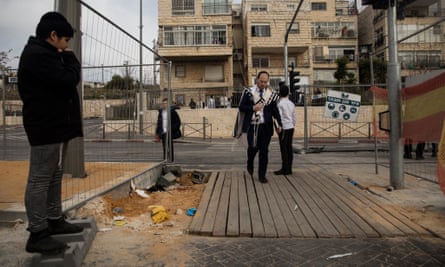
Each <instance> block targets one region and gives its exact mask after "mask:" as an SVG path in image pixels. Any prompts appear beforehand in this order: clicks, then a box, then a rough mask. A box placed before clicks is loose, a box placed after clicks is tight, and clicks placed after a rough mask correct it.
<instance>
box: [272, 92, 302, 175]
mask: <svg viewBox="0 0 445 267" xmlns="http://www.w3.org/2000/svg"><path fill="white" fill-rule="evenodd" d="M277 106H278V110H279V111H280V116H281V122H282V124H283V129H282V130H281V132H279V133H278V137H279V141H280V152H281V169H280V170H278V171H275V172H274V174H276V175H288V174H292V161H293V159H294V152H293V149H292V139H293V137H294V128H295V124H296V123H297V115H296V114H295V105H294V103H292V101H290V100H289V87H287V86H286V85H285V84H283V85H281V86H280V100H279V101H278V104H277Z"/></svg>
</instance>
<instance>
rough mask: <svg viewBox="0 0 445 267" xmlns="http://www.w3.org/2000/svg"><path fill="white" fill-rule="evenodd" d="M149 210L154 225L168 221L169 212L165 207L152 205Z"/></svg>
mask: <svg viewBox="0 0 445 267" xmlns="http://www.w3.org/2000/svg"><path fill="white" fill-rule="evenodd" d="M148 208H149V209H150V210H151V219H152V220H153V222H154V223H160V222H163V221H165V220H168V218H169V217H168V214H167V211H166V210H165V208H164V207H163V206H160V205H152V206H148Z"/></svg>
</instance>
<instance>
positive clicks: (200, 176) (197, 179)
mask: <svg viewBox="0 0 445 267" xmlns="http://www.w3.org/2000/svg"><path fill="white" fill-rule="evenodd" d="M191 176H192V182H193V183H194V184H202V183H204V178H205V175H204V173H202V172H198V171H193V172H192V173H191Z"/></svg>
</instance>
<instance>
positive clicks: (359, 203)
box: [318, 168, 402, 237]
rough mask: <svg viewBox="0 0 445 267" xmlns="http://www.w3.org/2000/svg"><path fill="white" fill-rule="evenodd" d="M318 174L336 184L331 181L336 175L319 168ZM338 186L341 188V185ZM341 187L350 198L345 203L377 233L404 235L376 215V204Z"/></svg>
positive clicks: (389, 235)
mask: <svg viewBox="0 0 445 267" xmlns="http://www.w3.org/2000/svg"><path fill="white" fill-rule="evenodd" d="M318 173H319V174H320V175H322V176H323V177H325V178H327V179H329V180H330V181H331V182H333V183H335V181H334V180H332V179H331V176H332V175H334V174H332V173H329V172H326V171H323V170H322V169H321V168H318ZM336 184H338V185H340V186H341V183H336ZM345 184H346V183H345ZM341 187H342V188H343V190H345V193H346V194H347V196H348V198H347V200H346V201H345V202H344V203H345V204H346V205H348V206H349V207H350V208H352V209H353V210H354V211H355V212H356V213H357V214H359V216H361V217H362V218H363V219H365V220H366V221H367V222H368V224H370V225H371V226H372V227H373V228H374V229H376V231H377V232H379V233H380V235H381V236H384V237H394V236H401V235H402V232H401V231H400V230H399V229H397V228H396V227H394V225H392V224H391V223H389V222H388V221H386V219H385V218H382V217H381V216H380V215H379V214H377V213H375V212H374V210H372V209H371V206H372V205H374V204H373V203H372V202H371V201H369V200H368V199H367V198H365V197H364V196H363V194H357V192H355V191H356V190H347V189H345V187H344V186H341Z"/></svg>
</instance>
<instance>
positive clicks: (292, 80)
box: [289, 70, 300, 93]
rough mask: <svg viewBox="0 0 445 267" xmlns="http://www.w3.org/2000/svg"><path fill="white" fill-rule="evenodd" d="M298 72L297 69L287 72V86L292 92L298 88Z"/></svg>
mask: <svg viewBox="0 0 445 267" xmlns="http://www.w3.org/2000/svg"><path fill="white" fill-rule="evenodd" d="M299 83H300V72H298V71H293V70H292V71H290V72H289V87H290V91H291V92H292V93H295V91H296V90H299V89H300V85H299Z"/></svg>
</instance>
